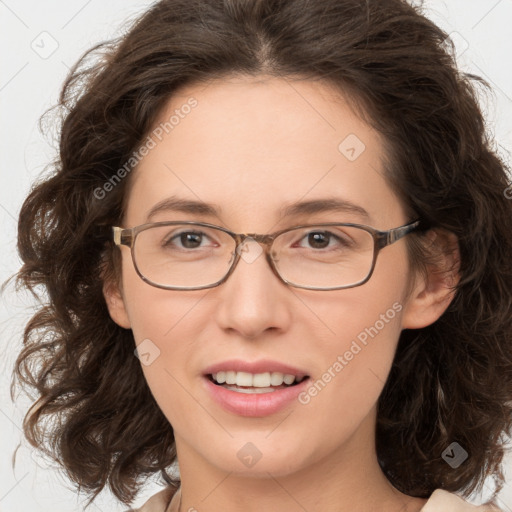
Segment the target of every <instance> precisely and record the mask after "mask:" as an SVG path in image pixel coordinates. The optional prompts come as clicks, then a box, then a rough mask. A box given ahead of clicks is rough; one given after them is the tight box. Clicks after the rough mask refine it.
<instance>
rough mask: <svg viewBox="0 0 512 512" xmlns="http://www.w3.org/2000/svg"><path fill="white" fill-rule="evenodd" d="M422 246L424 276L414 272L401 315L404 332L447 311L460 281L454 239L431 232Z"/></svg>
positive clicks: (427, 322) (453, 237)
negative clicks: (425, 253)
mask: <svg viewBox="0 0 512 512" xmlns="http://www.w3.org/2000/svg"><path fill="white" fill-rule="evenodd" d="M425 236H426V242H425V245H427V251H428V252H429V256H430V257H429V262H428V264H427V265H426V268H425V273H422V272H420V271H419V270H418V271H417V273H416V275H415V276H414V285H413V287H412V291H411V293H410V294H409V296H408V300H407V301H406V306H405V308H404V314H403V316H402V327H403V328H404V329H420V328H422V327H426V326H428V325H431V324H433V323H434V322H435V321H436V320H437V319H438V318H439V317H440V316H441V315H442V314H443V313H444V312H445V311H446V309H447V308H448V306H449V305H450V303H451V301H452V300H453V297H454V296H455V291H456V290H455V287H456V285H457V283H458V282H459V280H460V275H459V269H460V251H459V244H458V241H457V237H456V236H455V235H454V234H453V233H451V232H449V231H445V230H435V231H434V230H432V231H430V232H429V233H428V234H426V235H425Z"/></svg>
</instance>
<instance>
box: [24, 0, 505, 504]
mask: <svg viewBox="0 0 512 512" xmlns="http://www.w3.org/2000/svg"><path fill="white" fill-rule="evenodd" d="M445 40H446V34H445V33H443V32H442V31H441V30H440V29H439V28H438V27H436V26H435V25H434V24H432V23H431V22H430V21H428V20H427V19H426V18H425V17H423V16H422V15H421V14H420V13H418V12H417V11H416V10H415V9H414V8H413V7H411V6H409V5H407V4H406V3H404V2H402V1H401V0H386V1H382V0H380V1H367V2H360V1H359V0H342V1H340V0H332V1H321V2H320V1H311V0H310V1H307V0H293V1H287V2H284V1H282V2H279V1H272V0H258V1H253V2H246V1H241V0H229V1H228V0H225V1H216V2H204V1H198V0H187V1H186V2H185V1H182V0H164V1H161V2H159V3H157V4H156V5H155V6H154V7H152V8H151V9H150V10H149V11H148V12H147V13H146V14H145V15H144V16H143V17H142V18H141V19H140V20H139V21H138V22H137V23H136V24H135V25H134V27H133V28H132V29H131V30H130V32H129V33H128V34H127V35H126V36H125V37H124V38H122V39H121V40H120V41H119V42H117V43H116V44H107V45H105V46H104V47H103V49H104V54H103V56H102V58H101V59H100V61H99V62H97V63H95V64H94V63H93V64H90V62H89V60H88V59H87V58H84V59H82V61H81V62H80V63H79V64H78V65H77V67H75V68H74V69H73V70H72V72H71V74H70V76H69V78H68V80H67V82H66V84H65V86H64V89H63V92H62V95H61V105H62V106H64V107H65V108H66V109H67V111H66V113H65V118H64V121H63V125H62V131H61V145H60V163H59V165H58V169H56V172H55V174H54V175H53V176H52V177H50V178H49V179H47V180H46V181H44V182H42V183H40V184H39V185H37V186H36V187H35V188H34V190H33V191H32V193H31V194H30V196H29V197H28V198H27V200H26V202H25V204H24V206H23V208H22V211H21V214H20V225H19V250H20V254H21V257H22V259H23V261H24V266H23V268H22V269H21V271H20V274H19V280H20V282H21V283H23V284H24V285H26V286H28V287H31V288H33V287H36V286H37V285H43V286H44V289H45V290H46V292H47V294H48V304H47V305H46V306H44V307H42V308H41V309H40V310H39V311H38V312H37V313H36V315H35V316H34V318H33V319H32V320H31V322H30V323H29V325H28V326H27V330H26V334H25V344H26V345H25V348H24V350H23V352H22V353H21V354H20V356H19V358H18V362H17V371H16V375H17V378H18V379H19V381H20V382H21V383H23V384H25V385H26V386H31V387H34V388H35V389H36V390H37V391H38V392H39V396H40V397H39V399H38V400H37V401H36V402H35V404H34V406H33V408H32V409H31V410H30V411H29V412H28V414H27V418H26V423H25V431H26V435H27V437H28V438H29V440H30V441H31V442H32V443H33V444H34V445H35V446H38V447H40V448H41V449H46V451H47V453H48V454H49V455H50V456H53V457H54V458H55V459H56V460H58V461H59V462H60V463H61V464H62V466H63V468H65V469H66V471H67V472H68V474H69V476H70V478H71V479H72V480H73V481H75V482H76V483H77V484H78V486H79V488H80V489H82V490H85V491H87V492H89V493H90V495H91V496H92V498H91V500H92V499H94V497H95V496H96V495H97V494H98V493H99V492H100V491H101V490H102V489H103V488H104V487H105V486H108V487H110V488H111V490H112V491H113V492H114V494H115V495H116V496H117V498H118V499H119V500H121V501H122V502H123V503H126V504H128V503H131V502H132V501H133V499H134V497H135V496H136V493H137V491H138V489H139V487H140V483H141V480H142V478H144V477H146V476H148V475H151V474H153V473H155V472H161V474H162V476H163V478H164V480H165V482H166V483H167V487H166V488H165V489H164V490H163V491H162V492H161V493H159V494H157V495H155V496H154V497H153V498H152V499H151V500H150V501H149V502H148V503H147V504H146V505H145V506H144V507H143V508H142V509H140V510H143V511H152V510H154V511H159V512H163V511H174V512H177V511H178V512H183V511H193V510H197V511H200V512H203V511H218V510H223V511H230V510H235V509H236V510H239V509H241V508H243V509H244V510H248V511H250V510H265V511H273V510H283V509H284V510H297V511H298V510H308V511H330V510H332V511H348V510H350V511H352V510H357V511H370V510H372V511H374V510H379V511H382V512H387V511H396V510H403V511H411V512H412V511H419V510H423V511H426V512H429V511H433V510H436V511H437V510H466V509H468V510H472V509H473V508H472V506H471V505H469V504H468V503H466V502H464V501H463V500H462V498H460V497H458V496H457V495H456V494H459V495H461V496H462V497H468V496H469V494H470V493H472V492H473V491H478V490H480V489H481V488H482V485H483V482H484V479H485V478H486V477H488V476H491V475H492V476H494V477H495V480H496V482H497V490H499V488H500V486H501V485H502V484H503V477H502V474H501V470H500V463H501V459H502V456H503V452H504V438H503V436H502V434H507V433H509V432H510V404H511V396H512V383H511V377H510V375H511V371H510V370H511V369H512V366H511V348H510V341H511V323H512V315H511V294H510V289H511V286H512V270H511V261H512V241H511V239H510V236H509V233H510V232H511V229H512V206H511V202H510V200H508V199H507V190H508V187H509V182H508V180H507V174H506V171H507V169H506V166H505V164H504V163H503V162H502V161H500V159H499V158H498V156H497V155H496V154H495V153H494V152H493V150H492V148H491V145H490V142H489V141H488V140H487V138H486V134H485V127H484V121H483V118H482V114H481V112H480V110H479V108H478V103H477V100H476V95H475V93H474V90H473V88H472V85H471V80H470V78H471V77H467V76H464V75H461V74H460V73H459V72H458V71H457V69H456V67H455V64H454V61H453V59H452V57H451V55H450V54H449V53H448V52H447V50H446V41H445ZM134 349H135V355H136V356H137V357H135V356H134ZM34 365H39V367H38V368H37V370H34ZM47 418H50V419H53V420H54V423H53V425H52V424H51V423H50V424H48V423H46V424H45V426H44V427H43V423H44V421H45V420H46V419H47ZM57 420H58V421H57ZM44 439H46V440H47V442H48V443H47V444H45V443H44ZM176 462H177V463H178V464H179V477H178V476H177V475H176V473H175V472H173V471H171V469H172V464H173V463H176ZM481 510H491V507H490V506H487V507H482V508H481Z"/></svg>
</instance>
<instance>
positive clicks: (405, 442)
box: [13, 0, 512, 504]
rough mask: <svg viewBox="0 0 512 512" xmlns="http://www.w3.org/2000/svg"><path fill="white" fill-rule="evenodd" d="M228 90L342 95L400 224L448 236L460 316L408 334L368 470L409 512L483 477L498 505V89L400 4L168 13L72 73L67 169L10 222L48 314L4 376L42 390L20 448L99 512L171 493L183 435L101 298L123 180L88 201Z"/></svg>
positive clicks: (506, 371)
mask: <svg viewBox="0 0 512 512" xmlns="http://www.w3.org/2000/svg"><path fill="white" fill-rule="evenodd" d="M233 75H246V76H253V77H255V78H257V77H261V76H271V77H272V76H274V77H294V78H295V79H306V80H308V79H309V80H321V81H323V82H325V83H329V84H332V85H334V86H335V87H336V88H337V89H338V90H339V91H340V92H341V93H342V94H346V95H347V96H348V97H350V99H351V101H352V104H353V105H355V106H357V108H358V109H359V112H360V115H361V116H362V118H364V119H365V120H366V122H368V123H369V124H370V125H371V126H373V127H374V128H375V129H376V130H378V132H379V133H380V134H382V136H383V140H384V141H385V144H386V155H385V156H384V157H383V158H385V165H386V173H387V178H388V180H389V183H390V184H392V186H393V188H394V190H395V191H396V193H397V194H398V196H399V198H400V200H401V201H402V202H403V205H404V207H405V208H406V209H407V211H408V212H410V214H411V215H414V216H417V217H418V218H420V219H422V221H424V222H425V223H427V224H428V226H429V227H430V228H431V229H433V230H438V231H439V232H440V233H441V232H443V231H445V232H449V233H453V234H454V235H455V236H456V237H457V239H458V244H459V250H460V267H459V275H460V280H459V282H458V284H457V286H456V290H455V296H454V299H453V300H452V302H451V304H450V306H449V307H448V309H447V310H446V312H445V313H444V314H443V315H442V316H441V317H440V318H439V320H437V321H436V322H435V323H433V324H432V325H430V326H428V327H425V328H422V329H417V330H404V331H403V332H402V333H401V335H400V339H399V343H398V348H397V351H396V355H395V359H394V363H393V366H392V369H391V372H390V375H389V378H388V380H387V382H386V384H385V387H384V389H383V391H382V394H381V396H380V398H379V402H378V417H377V430H376V447H377V455H378V460H379V464H380V466H381V468H382V470H383V471H384V473H385V475H386V476H387V478H388V479H389V481H390V482H391V483H392V484H393V485H394V486H395V487H396V488H397V489H399V490H400V491H402V492H404V493H406V494H408V495H411V496H417V497H423V498H427V497H429V496H430V494H431V493H432V492H433V490H434V489H437V488H443V489H445V490H448V491H451V492H459V493H462V494H463V495H464V496H469V495H470V493H472V492H473V491H477V490H481V489H482V486H483V483H484V480H485V479H486V478H487V477H488V476H494V479H495V483H496V486H495V489H496V493H497V491H499V490H500V489H501V487H502V485H503V483H504V479H503V474H502V469H501V463H502V457H503V454H504V449H505V443H506V441H507V439H506V437H507V436H509V435H510V434H509V432H510V430H511V406H512V402H510V400H512V398H511V397H512V347H511V341H512V339H511V338H512V304H511V301H512V292H511V290H512V268H511V266H512V237H511V236H510V233H512V202H511V201H510V200H508V199H507V197H506V196H507V194H506V192H505V191H506V189H507V187H508V186H509V184H510V183H509V179H508V177H507V171H508V170H509V169H508V167H507V165H506V164H505V163H504V162H503V161H502V159H500V157H499V156H498V154H497V151H496V150H495V149H494V148H493V142H492V140H491V139H490V137H489V135H488V134H487V131H486V126H485V121H484V119H483V116H482V112H481V110H480V106H479V103H478V96H477V92H478V91H477V88H476V87H475V86H476V85H482V87H483V88H484V89H485V88H487V87H488V86H487V84H486V83H485V82H484V81H483V80H482V79H480V78H479V77H476V76H473V75H470V74H466V73H462V72H460V71H459V70H458V69H457V66H456V61H455V57H454V48H453V44H452V43H451V42H450V41H449V39H447V34H446V33H445V32H444V31H442V30H441V29H440V28H439V27H437V26H436V25H435V24H434V23H432V22H431V21H430V20H428V19H427V18H426V17H425V16H424V15H423V13H422V11H421V9H420V8H419V7H413V6H411V5H408V4H407V3H406V2H405V1H402V0H366V1H364V2H363V1H361V0H286V1H285V0H254V1H250V2H249V1H246V0H211V1H201V0H163V1H160V2H158V3H157V4H155V5H154V6H153V7H151V8H150V9H149V10H148V11H147V12H146V13H144V14H143V15H142V16H141V17H140V18H139V19H138V20H136V21H135V22H134V23H133V25H132V26H131V27H130V29H129V30H128V31H127V33H126V34H124V35H123V36H121V37H119V38H118V39H115V40H112V41H106V42H103V43H101V44H99V45H97V46H95V47H94V48H92V49H91V50H89V51H88V52H86V53H85V54H84V55H83V56H82V57H81V59H80V60H79V61H78V62H77V64H76V65H75V66H74V67H73V68H72V70H71V71H70V74H69V75H68V77H67V79H66V81H65V83H64V86H63V89H62V92H61V95H60V98H59V104H58V105H57V106H56V109H55V110H52V111H51V112H53V113H54V112H58V113H59V114H60V117H59V120H60V125H59V128H60V147H59V155H58V158H57V159H56V160H55V162H53V164H51V173H50V175H48V176H46V177H44V178H43V179H41V180H40V181H39V183H37V184H35V185H34V187H33V189H32V191H31V193H30V195H29V196H28V197H27V198H26V200H25V202H24V204H23V207H22V209H21V212H20V216H19V238H18V250H19V253H20V256H21V258H22V261H23V266H22V268H21V270H20V271H19V273H18V274H17V282H18V285H19V286H22V287H26V288H28V289H29V290H31V291H33V292H34V293H36V294H38V295H39V296H42V297H43V302H42V303H41V304H40V306H39V307H38V309H37V311H36V312H35V314H34V316H33V317H32V318H31V319H30V321H29V322H28V324H27V325H26V329H25V332H24V346H23V349H22V351H21V353H20V355H19V357H18V359H17V361H16V366H15V373H14V377H13V388H14V386H15V384H21V386H22V387H23V388H24V389H30V390H31V391H35V392H36V393H37V399H36V401H35V402H34V403H33V406H32V407H31V408H30V409H29V410H28V412H27V414H26V416H25V419H24V424H23V428H24V432H25V435H26V437H27V438H28V440H29V441H30V443H31V444H33V445H34V446H37V447H38V448H39V449H41V450H43V451H45V453H46V454H47V455H48V456H50V457H52V458H53V459H54V460H55V461H56V462H58V464H59V465H60V466H62V468H64V469H65V471H66V472H67V474H68V476H69V478H70V479H71V480H72V481H73V482H75V483H76V484H77V486H78V488H79V489H80V490H81V491H85V492H87V494H89V495H92V496H93V497H92V499H91V501H92V500H94V498H95V497H96V496H97V495H98V494H99V492H100V491H101V490H102V489H104V488H106V487H109V488H110V489H111V491H112V492H113V493H114V495H115V496H116V497H117V498H118V499H119V500H120V501H122V502H123V503H125V504H126V503H129V502H131V501H132V500H133V499H134V497H135V496H136V495H137V493H138V491H139V490H140V487H141V482H142V480H143V479H145V478H147V477H149V476H151V475H153V474H155V473H156V474H160V475H161V476H162V477H163V478H164V480H165V481H166V482H167V483H168V484H170V485H175V486H177V485H178V484H179V480H178V478H177V477H175V476H173V475H171V474H169V467H170V466H171V465H172V464H173V463H174V462H175V461H176V449H175V442H174V435H173V430H172V426H171V425H170V424H169V422H168V420H167V419H166V417H165V416H164V414H163V413H162V412H161V410H160V409H159V407H158V405H157V403H156V402H155V400H154V398H153V396H152V394H151V392H150V390H149V388H148V385H147V383H146V381H145V379H144V376H143V373H142V370H141V367H140V362H139V361H138V360H137V358H136V357H134V354H133V351H134V340H133V335H132V332H131V330H129V329H123V328H121V327H119V326H118V325H117V324H116V323H114V321H113V320H112V319H111V318H110V316H109V313H108V310H107V306H106V303H105V299H104V296H103V290H102V289H103V285H104V281H109V280H116V279H117V278H118V275H117V272H118V271H117V269H118V267H119V254H118V250H117V249H116V248H115V247H114V245H113V243H112V242H111V241H110V240H109V233H110V231H109V228H110V226H112V225H116V224H118V223H119V222H120V220H121V219H122V217H123V211H124V202H125V200H126V195H127V190H128V189H127V187H128V184H129V182H130V179H129V178H126V179H122V180H118V182H116V183H115V185H113V186H112V187H109V188H110V189H111V190H109V193H108V195H105V194H104V195H105V197H100V194H98V193H97V191H98V189H102V187H104V185H105V183H107V182H108V181H109V180H111V179H112V177H113V176H114V174H115V173H116V171H118V170H119V169H120V168H122V167H123V165H125V163H126V162H127V161H129V159H130V158H131V157H132V156H133V154H134V151H136V150H137V149H138V148H139V147H140V145H141V143H142V141H144V139H145V137H147V135H148V133H150V130H151V129H152V127H154V123H155V120H156V119H157V117H158V115H159V113H160V112H161V111H162V108H163V107H164V106H165V105H166V104H167V102H168V101H169V99H170V97H171V96H172V95H173V93H174V92H175V91H177V90H178V88H181V87H183V86H186V85H187V84H194V83H198V82H200V81H204V82H207V81H209V80H214V79H219V80H221V79H222V77H225V76H233ZM48 114H49V113H48ZM110 182H111V183H112V181H110ZM103 190H105V189H103ZM509 190H510V189H509ZM95 191H96V193H95ZM407 247H408V251H409V256H410V261H411V263H412V264H413V265H416V266H417V267H418V268H423V269H425V268H427V267H428V265H429V264H432V258H433V257H434V256H433V255H432V254H431V252H432V251H429V250H428V248H427V247H426V238H425V235H424V234H422V233H415V234H412V235H411V236H410V237H407ZM453 442H457V443H459V444H460V446H461V447H463V448H464V449H465V450H466V451H467V452H468V454H469V457H468V459H467V460H466V461H465V462H464V463H463V464H462V465H461V466H460V467H458V468H457V469H453V468H451V467H450V465H448V464H447V463H446V462H445V460H443V457H442V454H443V452H444V451H445V450H446V449H447V448H448V447H449V446H450V445H451V444H452V443H453ZM496 493H495V494H496Z"/></svg>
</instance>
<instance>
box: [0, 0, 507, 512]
mask: <svg viewBox="0 0 512 512" xmlns="http://www.w3.org/2000/svg"><path fill="white" fill-rule="evenodd" d="M151 3H152V2H150V1H147V0H146V1H143V0H139V1H135V0H110V1H109V2H101V1H100V0H88V1H87V0H73V1H69V0H68V1H64V0H45V1H36V0H21V1H20V0H0V49H1V50H0V52H1V54H0V59H1V60H0V119H1V120H2V122H1V124H0V129H1V136H0V144H1V153H0V162H1V163H0V179H1V181H0V184H1V186H0V233H1V242H0V244H1V245H0V247H1V251H0V255H1V256H0V282H3V281H4V280H5V279H7V278H8V277H9V276H11V275H12V274H13V273H14V272H16V270H17V268H18V266H19V260H18V257H17V254H16V249H15V243H16V218H17V215H18V212H19V209H20V206H21V203H22V201H23V199H24V197H25V196H26V194H27V192H28V190H29V188H30V184H31V183H32V182H33V181H34V180H35V179H36V177H37V176H38V174H39V173H40V172H41V171H42V170H43V168H44V166H45V165H46V164H47V163H48V162H49V161H50V159H51V158H52V157H53V156H54V148H52V145H55V143H54V142H53V141H52V133H51V130H50V131H48V132H46V133H45V134H42V133H40V132H39V130H38V126H37V121H38V118H39V117H40V115H41V114H42V113H43V112H44V111H45V110H46V109H47V108H49V107H50V106H52V105H53V104H55V103H56V101H57V96H58V93H59V91H60V87H61V84H62V83H63V81H64V78H65V76H66V74H67V72H68V70H69V68H70V67H71V66H72V64H73V63H74V62H75V61H76V60H77V59H78V58H79V56H80V55H81V54H82V53H83V52H84V51H85V50H86V49H88V48H89V47H91V46H92V45H93V44H96V43H98V42H100V41H102V40H105V39H109V38H111V37H113V36H115V35H118V34H119V33H120V32H119V30H120V29H121V27H122V25H123V23H124V22H127V21H128V20H133V19H134V18H135V17H136V16H137V15H138V14H140V13H141V12H142V11H144V10H145V8H147V7H148V6H149V5H150V4H151ZM425 7H426V12H427V15H428V16H429V17H430V18H431V19H433V20H434V21H435V22H436V23H438V24H439V25H440V26H441V27H442V28H444V29H445V30H446V31H447V32H448V33H450V34H452V38H453V40H454V41H455V43H456V46H457V53H458V62H459V66H460V67H461V68H462V69H464V70H465V71H471V72H473V73H475V74H478V75H480V76H483V77H484V78H486V79H487V80H488V81H489V82H490V84H491V85H492V86H493V88H494V94H493V95H491V96H486V97H485V98H482V105H483V107H484V110H485V112H486V116H487V119H488V123H489V130H490V131H491V133H494V135H495V138H496V145H497V148H498V150H499V151H500V153H501V154H502V155H503V157H504V158H506V159H507V160H508V161H509V162H510V151H511V150H512V66H511V57H510V55H511V54H512V32H511V22H512V0H445V1H441V0H426V1H425ZM43 32H46V33H47V34H42V33H43ZM41 34H42V35H41ZM48 34H49V35H48ZM43 45H44V46H43ZM52 45H53V47H55V51H54V52H53V53H52V54H51V55H49V56H48V55H46V54H45V53H44V52H50V50H53V49H54V48H53V47H52ZM33 48H36V49H38V50H37V51H38V52H39V54H38V53H37V51H35V49H33ZM43 57H45V58H43ZM30 305H31V301H30V299H29V298H28V297H27V296H26V295H23V294H22V295H15V294H14V292H13V290H12V287H11V288H9V289H8V290H7V291H6V292H5V293H4V294H3V296H2V297H1V301H0V336H1V338H0V432H1V435H0V512H27V511H29V510H34V511H38V512H46V511H47V512H50V511H51V512H71V511H77V510H83V504H84V501H85V500H84V498H83V497H82V498H79V497H78V496H77V493H76V492H75V491H74V489H73V488H72V487H71V486H70V484H69V483H68V482H67V481H66V479H65V477H64V476H62V475H60V474H59V473H58V472H56V471H54V470H52V469H48V468H47V467H45V465H44V464H43V463H42V462H41V461H38V462H37V463H36V461H35V460H34V459H33V458H32V457H31V450H30V449H29V448H28V447H27V443H26V442H23V441H22V436H21V423H22V417H23V411H24V408H25V407H26V405H27V403H28V402H27V400H25V401H23V400H21V399H20V400H19V402H17V403H16V404H13V403H12V402H11V400H10V398H9V384H10V375H11V371H12V365H13V361H14V358H15V356H16V354H17V352H18V351H19V346H20V338H21V330H22V328H23V324H24V322H26V320H27V318H28V316H29V314H30V309H29V308H30ZM20 442H21V443H22V444H21V447H20V448H19V450H18V459H17V460H18V462H17V464H16V467H15V470H13V468H12V464H11V460H12V455H13V452H14V450H15V448H16V446H17V445H18V443H20ZM511 462H512V457H509V459H508V460H507V464H506V467H507V468H508V467H511V469H510V470H509V474H510V478H509V481H508V482H507V484H506V485H505V488H504V490H503V492H502V493H501V495H500V505H501V507H502V508H503V510H505V511H512V464H511ZM490 488H491V483H489V484H488V489H490ZM156 489H157V487H156V485H155V484H154V483H151V482H150V484H149V485H148V487H147V488H146V490H145V492H144V493H143V494H142V495H141V496H140V499H139V500H138V501H137V503H136V504H135V505H140V504H141V503H143V502H144V501H145V500H146V499H147V497H148V496H149V495H151V494H153V493H154V492H155V490H156ZM124 509H125V507H124V506H122V505H120V504H119V503H117V501H116V500H115V499H114V498H113V497H112V496H110V495H109V494H108V493H104V494H103V495H101V496H100V498H99V499H98V500H97V501H96V503H95V504H93V505H91V507H90V508H89V509H88V510H90V511H94V512H98V511H104V512H107V511H109V512H110V511H111V512H116V511H121V510H124Z"/></svg>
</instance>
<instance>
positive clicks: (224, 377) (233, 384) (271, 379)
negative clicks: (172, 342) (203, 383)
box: [206, 370, 309, 394]
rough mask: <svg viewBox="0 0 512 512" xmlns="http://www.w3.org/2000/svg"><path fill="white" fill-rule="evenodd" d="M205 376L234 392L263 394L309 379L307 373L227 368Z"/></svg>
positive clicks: (217, 384) (290, 386)
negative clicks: (296, 373) (258, 371)
mask: <svg viewBox="0 0 512 512" xmlns="http://www.w3.org/2000/svg"><path fill="white" fill-rule="evenodd" d="M206 378H207V379H208V380H210V382H212V383H213V384H215V385H216V386H219V387H222V388H224V389H227V390H229V391H235V392H236V393H245V394H263V393H273V392H275V391H279V390H281V389H287V388H292V387H294V386H297V385H298V384H300V383H301V382H303V381H304V380H307V379H309V375H294V374H290V373H281V372H263V373H249V372H237V371H234V370H228V371H219V372H216V373H210V374H207V375H206Z"/></svg>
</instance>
